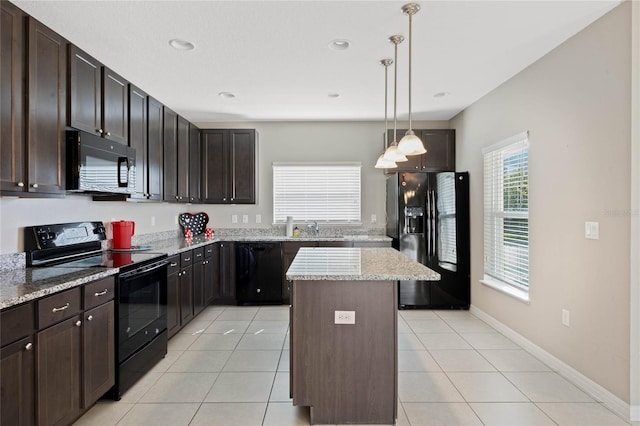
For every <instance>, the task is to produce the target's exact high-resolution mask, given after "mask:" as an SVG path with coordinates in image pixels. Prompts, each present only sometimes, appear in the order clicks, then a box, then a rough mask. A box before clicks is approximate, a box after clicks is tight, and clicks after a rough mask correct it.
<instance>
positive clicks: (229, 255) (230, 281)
mask: <svg viewBox="0 0 640 426" xmlns="http://www.w3.org/2000/svg"><path fill="white" fill-rule="evenodd" d="M219 270H220V282H219V285H218V287H217V289H216V291H215V294H214V301H215V302H216V303H225V304H226V303H231V304H234V303H235V302H236V249H235V244H234V243H232V242H221V243H220V269H219Z"/></svg>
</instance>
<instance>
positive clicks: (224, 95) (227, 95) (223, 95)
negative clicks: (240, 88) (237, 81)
mask: <svg viewBox="0 0 640 426" xmlns="http://www.w3.org/2000/svg"><path fill="white" fill-rule="evenodd" d="M218 96H220V97H221V98H226V99H232V98H235V97H236V95H234V94H233V93H231V92H220V93H218Z"/></svg>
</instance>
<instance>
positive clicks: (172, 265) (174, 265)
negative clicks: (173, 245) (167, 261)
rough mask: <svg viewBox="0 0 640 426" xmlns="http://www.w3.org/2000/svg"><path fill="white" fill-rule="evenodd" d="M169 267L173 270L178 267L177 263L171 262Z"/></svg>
mask: <svg viewBox="0 0 640 426" xmlns="http://www.w3.org/2000/svg"><path fill="white" fill-rule="evenodd" d="M169 266H171V267H172V268H175V267H176V266H178V263H177V262H171V265H169Z"/></svg>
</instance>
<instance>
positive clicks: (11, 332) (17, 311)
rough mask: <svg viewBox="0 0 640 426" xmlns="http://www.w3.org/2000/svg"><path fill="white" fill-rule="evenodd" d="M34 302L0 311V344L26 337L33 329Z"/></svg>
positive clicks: (34, 323)
mask: <svg viewBox="0 0 640 426" xmlns="http://www.w3.org/2000/svg"><path fill="white" fill-rule="evenodd" d="M33 305H34V303H26V304H24V305H20V306H16V307H12V308H8V309H5V310H3V311H2V312H0V346H4V345H7V344H9V343H11V342H15V341H16V340H18V339H20V338H22V337H26V336H28V335H29V334H32V333H33V332H34V331H35V326H36V322H35V315H34V306H33Z"/></svg>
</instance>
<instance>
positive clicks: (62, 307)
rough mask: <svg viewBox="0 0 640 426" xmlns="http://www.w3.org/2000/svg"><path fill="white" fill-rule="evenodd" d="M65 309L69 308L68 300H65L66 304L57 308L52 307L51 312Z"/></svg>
mask: <svg viewBox="0 0 640 426" xmlns="http://www.w3.org/2000/svg"><path fill="white" fill-rule="evenodd" d="M65 309H69V302H67V304H66V305H64V306H61V307H59V308H53V309H52V310H51V312H60V311H64V310H65Z"/></svg>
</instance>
